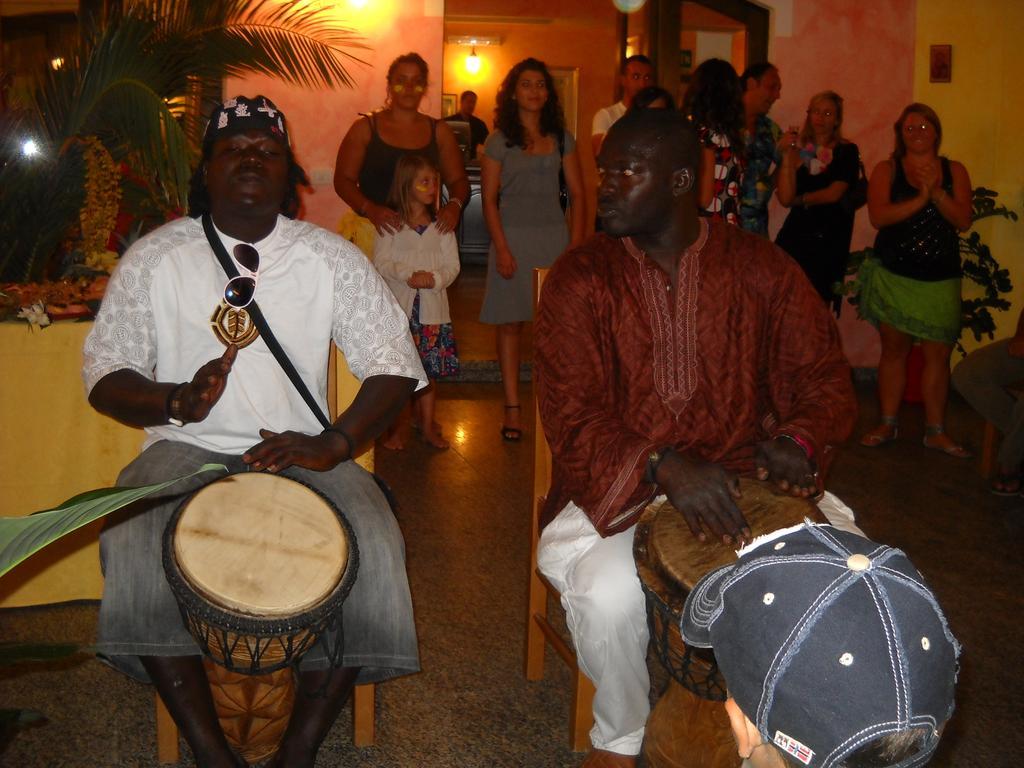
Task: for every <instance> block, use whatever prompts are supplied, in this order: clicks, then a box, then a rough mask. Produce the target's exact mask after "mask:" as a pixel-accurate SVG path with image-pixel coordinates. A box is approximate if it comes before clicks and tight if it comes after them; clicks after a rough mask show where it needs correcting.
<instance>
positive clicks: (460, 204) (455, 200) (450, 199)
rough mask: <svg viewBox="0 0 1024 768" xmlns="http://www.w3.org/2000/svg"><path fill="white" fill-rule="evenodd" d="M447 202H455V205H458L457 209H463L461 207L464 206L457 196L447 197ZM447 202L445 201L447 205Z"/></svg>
mask: <svg viewBox="0 0 1024 768" xmlns="http://www.w3.org/2000/svg"><path fill="white" fill-rule="evenodd" d="M448 203H455V204H456V205H457V206H459V210H460V211H461V210H462V209H463V207H464V206H463V204H462V201H461V200H459V198H457V197H452V198H449V200H448ZM448 203H445V205H448Z"/></svg>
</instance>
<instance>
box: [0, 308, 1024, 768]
mask: <svg viewBox="0 0 1024 768" xmlns="http://www.w3.org/2000/svg"><path fill="white" fill-rule="evenodd" d="M463 327H465V324H464V326H463ZM476 330H477V331H480V329H476ZM456 332H457V333H458V332H459V329H458V328H457V329H456ZM463 338H465V339H469V338H472V336H471V335H467V334H466V333H463ZM479 338H485V334H484V333H482V332H481V333H480V334H479ZM525 392H526V394H527V395H529V388H528V386H527V389H526V390H525ZM524 402H527V401H524ZM860 402H861V418H860V424H859V425H858V433H859V432H860V431H861V430H862V429H866V428H867V427H869V426H870V425H872V424H873V422H874V420H875V418H876V417H877V408H876V406H875V403H874V398H873V395H872V393H871V390H870V387H864V388H862V389H861V391H860ZM501 406H502V401H501V393H500V387H499V385H498V384H491V383H459V384H445V385H442V386H441V387H440V388H439V403H438V420H439V421H440V422H441V424H442V425H443V426H444V430H445V434H446V435H448V436H449V438H450V439H451V440H452V448H451V450H448V451H444V452H439V451H436V450H434V449H431V448H429V447H427V446H426V445H424V444H423V443H421V442H419V441H418V440H413V439H411V438H410V440H409V442H408V446H407V448H406V449H405V450H404V451H401V452H397V453H396V452H386V451H383V450H380V451H378V458H377V469H378V472H379V473H380V474H381V475H382V476H383V477H384V478H385V479H386V480H387V482H388V483H390V484H391V486H392V487H393V489H394V491H395V493H396V495H397V496H398V498H399V500H400V504H401V509H400V513H399V517H400V523H401V525H402V529H403V531H404V534H405V538H406V542H407V549H408V570H409V577H410V581H411V584H412V591H413V598H414V601H415V606H416V621H417V627H418V630H419V641H420V650H421V655H422V662H423V671H422V672H421V673H420V674H418V675H412V676H409V677H405V678H400V679H398V680H395V681H392V682H389V683H387V684H385V685H382V686H379V687H378V702H377V740H376V746H374V747H371V748H367V749H357V748H355V747H353V746H352V742H351V717H350V713H349V711H348V709H347V708H346V710H345V712H343V713H342V716H341V717H340V718H339V720H338V722H337V724H336V725H335V727H334V729H333V730H332V732H331V733H330V735H329V736H328V739H327V741H326V742H325V744H324V747H323V749H322V751H321V756H320V759H319V761H318V763H317V765H318V766H367V767H373V768H418V767H420V766H422V767H423V768H449V767H453V768H454V767H455V766H458V767H459V768H477V767H480V768H483V767H484V766H487V767H488V768H513V767H520V766H527V767H530V768H532V767H534V766H538V767H539V766H544V767H545V768H547V767H550V766H556V767H566V768H568V767H569V766H576V765H578V763H579V761H580V756H579V755H575V754H573V753H572V752H570V751H569V750H568V748H567V723H568V709H569V689H568V679H569V678H568V674H567V672H566V670H565V668H564V667H563V665H562V664H561V663H560V662H559V661H558V660H557V659H556V658H553V657H552V655H551V654H549V658H548V662H547V667H546V674H545V678H544V680H543V681H540V682H536V683H528V682H527V681H526V680H525V679H524V677H523V671H522V669H523V640H524V627H525V612H526V607H525V606H526V575H527V556H528V551H527V539H528V531H529V518H528V511H529V509H530V503H529V497H530V472H531V461H532V456H531V449H530V442H529V438H530V437H531V435H530V433H528V434H527V435H526V437H525V439H524V441H523V442H522V443H520V444H510V443H505V442H503V441H502V440H501V439H500V437H499V434H498V425H499V423H500V418H501V410H502V408H501ZM526 412H527V413H529V411H526ZM921 419H922V415H921V410H920V408H919V407H917V406H906V407H905V408H904V412H903V434H902V435H901V438H900V440H899V441H898V442H896V443H893V444H891V445H887V446H884V447H882V448H879V449H875V450H869V449H866V448H862V447H860V446H859V445H856V443H855V442H853V441H851V442H850V443H849V444H847V445H844V446H841V447H840V449H839V456H838V459H837V461H836V464H835V468H834V470H833V473H832V478H831V482H830V485H831V488H832V490H834V491H835V492H836V493H838V494H839V495H840V496H841V497H842V498H843V499H844V500H846V501H847V502H848V503H849V504H850V505H851V506H852V507H853V508H854V510H856V512H857V515H858V519H859V522H860V524H861V526H862V527H863V528H864V529H865V530H866V531H867V532H868V533H869V535H871V536H872V537H874V538H876V539H878V540H881V541H885V542H887V543H891V544H894V545H897V546H899V547H901V548H903V549H905V550H906V551H907V552H908V553H909V554H910V555H911V557H912V559H914V561H915V562H916V564H917V565H918V567H919V568H920V569H921V570H922V571H923V572H924V574H925V576H926V577H927V578H928V579H929V581H930V582H931V583H932V584H933V586H934V588H935V590H936V592H937V593H938V595H939V598H940V601H941V602H942V604H943V606H944V608H945V610H946V612H947V614H948V616H949V619H950V622H951V625H952V627H953V631H954V632H955V634H956V635H957V636H958V638H959V639H960V641H961V642H962V643H963V645H964V655H963V658H962V669H961V675H960V685H959V690H958V709H957V712H956V714H955V715H954V717H953V720H952V723H951V725H950V726H949V728H948V730H947V734H946V736H945V738H944V740H943V743H942V746H941V748H940V752H939V754H938V756H937V757H936V758H935V760H934V761H933V763H932V765H936V766H956V767H957V768H959V767H961V766H964V767H972V766H979V767H981V766H985V767H986V768H1009V767H1010V766H1017V765H1020V763H1021V759H1020V757H1019V755H1020V754H1024V729H1022V727H1021V726H1022V724H1024V723H1022V720H1024V716H1022V713H1024V665H1022V664H1021V663H1020V650H1019V649H1020V643H1021V638H1022V636H1024V619H1022V616H1024V598H1022V588H1024V558H1022V557H1021V554H1020V552H1021V545H1022V543H1024V535H1022V533H1024V500H1022V499H1020V498H1017V497H1014V498H997V497H994V496H992V495H990V494H989V493H988V492H987V486H986V484H985V482H984V481H983V480H982V479H981V478H980V477H979V476H978V473H977V463H976V461H958V460H956V459H953V458H950V457H947V456H944V455H940V454H938V453H936V452H934V451H929V450H926V449H925V448H923V447H922V445H921V432H922V430H921ZM949 428H950V431H951V433H952V434H953V435H955V436H958V437H962V438H963V439H965V440H966V441H967V442H968V443H969V444H973V446H974V447H975V448H977V447H978V446H979V445H980V440H981V431H982V424H981V422H980V420H979V419H978V418H977V417H976V416H974V415H973V414H972V413H971V412H969V411H968V410H967V409H966V407H965V406H964V405H963V404H962V403H961V402H960V401H958V400H954V401H953V403H952V405H951V416H950V419H949ZM95 616H96V607H95V605H93V604H75V605H65V606H51V607H40V608H29V609H19V610H8V611H2V612H0V638H2V640H4V641H28V640H32V641H48V642H53V641H65V640H72V641H76V642H81V643H84V644H88V643H89V642H91V640H92V638H93V637H94V625H95ZM657 679H659V680H663V679H664V676H663V675H661V674H659V675H657ZM654 694H655V695H657V691H655V692H654ZM13 706H18V707H31V708H33V709H37V710H39V711H41V712H43V713H45V714H46V716H47V717H48V718H49V720H48V722H47V723H45V724H43V725H41V726H39V727H36V728H33V729H31V730H28V731H24V732H22V733H19V734H18V735H17V736H16V738H15V739H14V740H13V741H12V742H11V743H10V744H8V745H6V747H3V746H0V765H3V766H11V767H12V768H34V767H36V766H39V767H40V768H57V767H60V766H67V767H69V768H70V767H72V766H73V767H75V768H79V767H82V768H86V767H88V768H92V767H93V766H95V767H100V766H110V767H114V766H116V767H118V768H129V767H130V768H150V767H151V766H156V765H157V762H156V752H155V741H154V708H153V698H152V691H151V689H150V688H148V687H146V686H143V685H140V684H137V683H135V682H132V681H130V680H128V679H127V678H125V677H123V676H121V675H120V674H117V673H115V672H113V671H112V670H110V669H108V668H107V667H105V666H104V665H103V664H101V663H100V662H98V661H97V660H95V658H93V657H91V656H89V655H87V654H82V655H80V656H78V657H75V658H73V659H71V660H68V661H65V662H61V663H57V664H28V665H22V666H18V667H15V668H7V669H3V670H0V707H13ZM191 764H192V763H191V761H190V758H189V756H188V752H187V749H186V750H185V751H184V753H183V759H182V761H181V763H179V765H181V766H186V765H191Z"/></svg>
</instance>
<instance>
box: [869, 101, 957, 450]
mask: <svg viewBox="0 0 1024 768" xmlns="http://www.w3.org/2000/svg"><path fill="white" fill-rule="evenodd" d="M894 129H895V131H896V150H895V151H894V152H893V155H892V159H890V160H885V161H883V162H881V163H879V164H878V166H877V167H876V168H875V170H874V172H873V173H872V174H871V181H870V182H869V185H868V213H869V215H870V217H871V223H872V224H874V225H875V226H876V227H878V237H877V238H876V239H875V253H874V258H872V259H867V260H865V262H864V266H862V267H861V270H860V277H859V280H860V284H861V290H860V304H859V311H860V314H861V316H862V317H864V318H865V319H867V320H869V321H871V322H872V323H874V324H875V325H877V326H878V333H879V336H880V337H881V340H882V356H881V359H880V360H879V363H878V397H879V401H880V405H881V411H882V419H881V424H879V425H878V426H877V427H875V428H874V429H873V430H871V431H870V432H868V433H867V434H866V435H864V437H863V438H861V445H865V446H868V447H872V448H873V447H876V446H879V445H882V444H883V443H887V442H889V441H891V440H894V439H895V438H896V436H897V432H898V428H897V413H898V411H899V406H900V401H901V400H902V397H903V391H904V388H905V386H906V379H907V356H908V355H909V354H910V350H911V347H912V346H913V344H914V341H915V340H917V341H919V342H920V345H921V351H922V353H923V356H924V371H923V373H922V375H921V394H922V397H923V399H924V410H925V436H924V444H925V447H927V448H934V449H936V450H940V451H943V452H944V453H947V454H949V455H950V456H956V457H957V458H969V457H970V453H969V452H968V451H966V450H964V448H963V447H962V446H960V445H958V444H957V443H955V442H954V441H953V440H952V439H951V438H950V437H949V435H947V434H946V432H945V429H944V426H943V423H944V419H945V411H946V396H947V395H948V393H949V356H950V353H951V352H952V349H953V344H955V343H956V340H957V338H959V336H960V244H959V236H958V231H963V230H966V229H969V228H970V226H971V181H970V179H969V178H968V176H967V170H966V169H965V168H964V166H963V165H961V164H960V163H957V162H955V161H952V160H948V159H946V158H945V157H940V156H939V154H938V152H939V144H940V143H941V140H942V125H941V123H940V122H939V117H938V115H936V114H935V112H934V110H932V108H931V107H929V106H927V105H925V104H916V103H915V104H911V105H910V106H908V107H907V108H906V109H904V110H903V113H902V114H901V115H900V118H899V120H897V121H896V124H895V125H894Z"/></svg>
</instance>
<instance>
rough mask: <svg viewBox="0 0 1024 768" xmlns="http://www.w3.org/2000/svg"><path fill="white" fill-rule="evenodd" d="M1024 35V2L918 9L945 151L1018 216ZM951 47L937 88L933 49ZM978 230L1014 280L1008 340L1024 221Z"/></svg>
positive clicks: (1022, 266) (921, 86) (1022, 190)
mask: <svg viewBox="0 0 1024 768" xmlns="http://www.w3.org/2000/svg"><path fill="white" fill-rule="evenodd" d="M1022 30H1024V3H1022V2H1020V0H974V2H970V3H965V2H963V0H921V2H918V4H917V34H916V44H915V50H914V99H915V100H916V101H922V102H924V103H925V104H928V105H929V106H931V107H932V108H934V109H935V111H936V112H938V114H939V117H940V118H941V119H942V134H943V139H942V153H943V154H945V155H947V156H948V157H950V158H953V159H955V160H959V161H960V162H962V163H963V164H964V165H965V166H966V167H967V172H968V173H969V174H970V177H971V184H972V185H973V186H975V187H978V186H984V187H988V188H989V189H994V190H996V191H997V192H999V200H1000V201H1001V202H1003V203H1005V204H1006V205H1008V206H1009V207H1010V208H1012V209H1014V210H1016V211H1017V213H1018V215H1021V214H1024V150H1022V149H1021V142H1020V136H1019V135H1018V133H1019V130H1020V126H1021V125H1022V124H1024V102H1022V100H1021V98H1020V94H1021V90H1020V84H1019V77H1020V73H1021V72H1024V45H1022V44H1021V40H1020V32H1021V31H1022ZM946 43H948V44H951V45H952V46H953V76H952V82H949V83H929V82H928V49H929V46H930V45H937V44H946ZM978 231H979V232H980V233H981V236H982V239H983V240H984V241H985V242H986V243H988V245H989V246H990V247H991V249H992V255H993V256H994V257H995V258H996V259H997V260H998V261H999V263H1000V264H1001V265H1002V266H1004V267H1007V268H1009V269H1010V274H1011V276H1012V278H1013V282H1014V291H1013V294H1012V295H1011V296H1010V297H1009V298H1010V301H1011V303H1012V304H1013V306H1012V307H1011V309H1010V310H1009V311H1008V312H999V313H996V315H995V318H996V328H997V332H996V338H999V337H1000V336H1008V335H1011V334H1012V333H1013V330H1014V327H1015V324H1016V322H1017V316H1018V314H1019V313H1020V310H1021V309H1022V308H1024V302H1022V300H1024V216H1022V220H1021V221H1019V222H1017V223H1016V224H1014V223H1012V222H1008V221H1005V220H1003V219H997V220H989V221H985V222H982V223H981V224H979V225H978ZM977 294H978V291H977V290H976V286H974V284H973V283H966V282H965V283H964V296H965V297H973V296H976V295H977ZM984 341H986V342H987V341H988V340H987V339H985V340H984ZM964 345H965V346H966V347H967V348H968V349H973V348H974V347H976V346H977V342H975V341H974V337H973V335H972V334H965V337H964Z"/></svg>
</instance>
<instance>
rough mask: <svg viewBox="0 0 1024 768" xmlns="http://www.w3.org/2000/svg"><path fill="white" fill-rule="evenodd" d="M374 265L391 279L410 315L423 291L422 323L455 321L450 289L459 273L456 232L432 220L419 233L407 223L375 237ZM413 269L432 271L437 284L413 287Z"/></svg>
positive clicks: (404, 307) (391, 283)
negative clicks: (446, 229)
mask: <svg viewBox="0 0 1024 768" xmlns="http://www.w3.org/2000/svg"><path fill="white" fill-rule="evenodd" d="M373 266H374V267H376V268H377V271H378V272H380V274H381V275H382V276H383V278H384V279H385V280H386V281H387V284H388V287H389V288H390V289H391V292H392V293H394V294H395V298H396V299H398V303H399V304H400V305H401V307H402V309H404V310H405V314H406V316H408V317H412V304H413V302H414V301H415V300H416V294H419V297H420V323H421V324H422V325H440V324H441V323H450V322H451V321H452V316H451V312H450V311H449V309H448V290H447V289H448V286H449V285H451V284H452V282H453V281H454V280H455V278H456V277H458V276H459V246H458V243H456V242H455V235H454V234H453V233H452V232H445V233H444V234H441V233H440V232H439V231H438V230H437V224H436V223H432V224H431V225H430V226H429V227H427V228H426V229H425V230H424V231H423V234H419V233H417V232H416V230H415V229H412V228H411V227H409V226H408V225H407V224H403V225H402V228H401V229H400V230H398V231H397V232H394V233H385V234H383V235H380V236H378V237H377V239H376V240H375V241H374V244H373ZM413 272H430V273H431V274H432V275H433V276H434V287H433V288H419V289H417V288H410V287H409V278H410V277H412V274H413Z"/></svg>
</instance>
